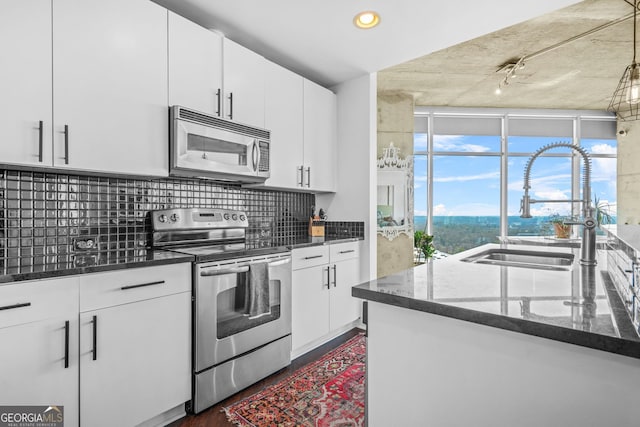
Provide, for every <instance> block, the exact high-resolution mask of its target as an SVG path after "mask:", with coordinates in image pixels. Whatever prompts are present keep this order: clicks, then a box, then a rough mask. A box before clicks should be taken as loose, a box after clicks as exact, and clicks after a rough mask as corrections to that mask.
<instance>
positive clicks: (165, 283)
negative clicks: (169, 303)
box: [80, 263, 191, 312]
mask: <svg viewBox="0 0 640 427" xmlns="http://www.w3.org/2000/svg"><path fill="white" fill-rule="evenodd" d="M190 290H191V263H181V264H170V265H161V266H153V267H142V268H132V269H124V270H117V271H110V272H107V273H95V274H86V275H83V276H82V277H81V285H80V311H81V312H83V311H89V310H97V309H100V308H105V307H112V306H115V305H120V304H127V303H131V302H136V301H142V300H145V299H150V298H158V297H161V296H165V295H172V294H176V293H180V292H185V291H190Z"/></svg>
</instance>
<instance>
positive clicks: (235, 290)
mask: <svg viewBox="0 0 640 427" xmlns="http://www.w3.org/2000/svg"><path fill="white" fill-rule="evenodd" d="M228 277H229V276H228ZM231 277H233V278H235V282H236V283H235V286H233V287H229V288H227V289H226V290H224V291H222V292H220V293H218V295H217V297H216V306H217V318H216V323H217V325H216V326H217V327H216V330H217V334H216V335H217V337H218V339H222V338H226V337H229V336H232V335H234V334H237V333H239V332H242V331H246V330H248V329H251V328H255V327H256V326H259V325H262V324H265V323H269V322H272V321H274V320H277V319H279V318H280V280H269V286H268V291H267V290H266V288H267V287H266V286H264V285H263V284H260V283H250V282H249V274H248V273H238V274H234V275H232V276H230V277H229V278H231ZM262 286H264V288H263V287H262ZM267 301H268V302H267Z"/></svg>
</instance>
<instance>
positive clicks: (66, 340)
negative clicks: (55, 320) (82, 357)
mask: <svg viewBox="0 0 640 427" xmlns="http://www.w3.org/2000/svg"><path fill="white" fill-rule="evenodd" d="M68 367H69V321H68V320H66V321H65V322H64V369H67V368H68Z"/></svg>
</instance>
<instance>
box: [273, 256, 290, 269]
mask: <svg viewBox="0 0 640 427" xmlns="http://www.w3.org/2000/svg"><path fill="white" fill-rule="evenodd" d="M290 262H291V258H287V259H282V260H279V261H274V262H270V263H269V267H278V266H281V265H285V264H288V263H290Z"/></svg>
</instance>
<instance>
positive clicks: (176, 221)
mask: <svg viewBox="0 0 640 427" xmlns="http://www.w3.org/2000/svg"><path fill="white" fill-rule="evenodd" d="M151 224H152V226H153V230H154V231H166V230H191V229H199V228H207V229H214V228H247V227H248V226H249V219H248V218H247V215H246V213H245V212H244V211H237V210H232V209H218V208H191V209H163V210H159V211H152V212H151Z"/></svg>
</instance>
